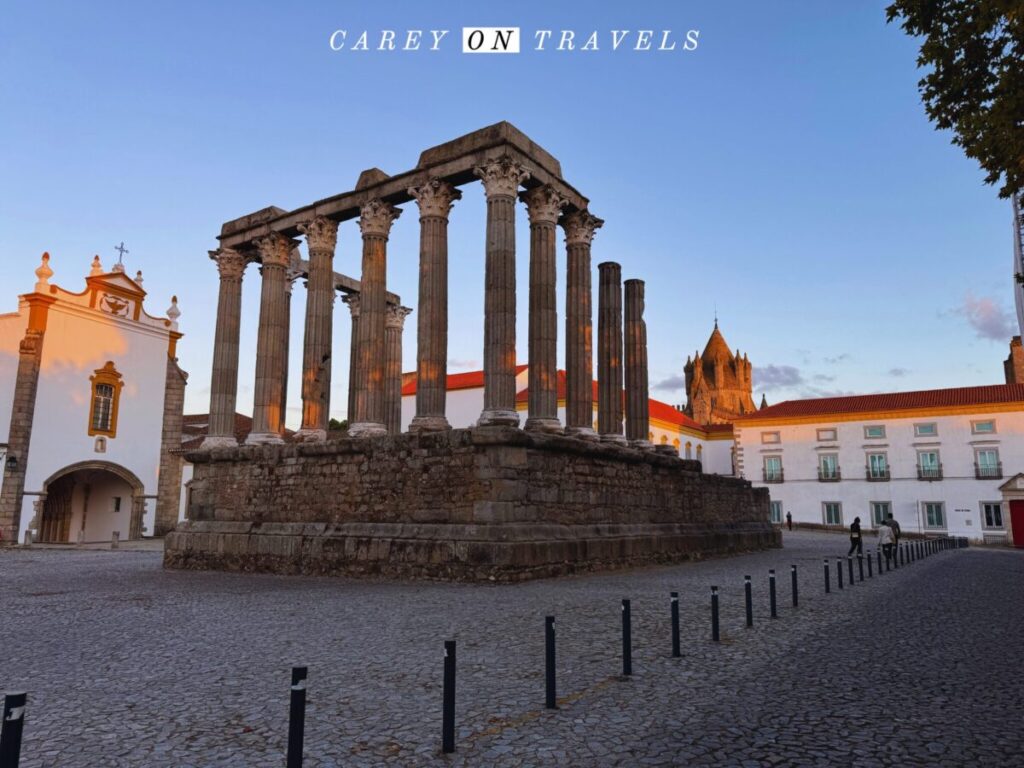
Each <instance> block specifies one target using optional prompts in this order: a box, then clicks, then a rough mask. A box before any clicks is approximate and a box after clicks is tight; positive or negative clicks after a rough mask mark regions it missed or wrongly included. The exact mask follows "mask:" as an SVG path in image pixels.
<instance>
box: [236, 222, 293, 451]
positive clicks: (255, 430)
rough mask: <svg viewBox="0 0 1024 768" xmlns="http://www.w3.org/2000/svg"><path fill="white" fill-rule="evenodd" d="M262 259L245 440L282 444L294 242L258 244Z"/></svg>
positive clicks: (274, 239)
mask: <svg viewBox="0 0 1024 768" xmlns="http://www.w3.org/2000/svg"><path fill="white" fill-rule="evenodd" d="M256 245H257V248H258V249H259V252H260V257H261V259H262V261H263V266H262V267H261V269H260V272H261V274H262V275H263V281H262V286H261V291H260V325H259V331H258V333H257V337H256V385H255V388H254V402H253V414H252V431H251V432H250V433H249V437H248V438H247V439H246V443H279V442H282V441H281V433H282V432H283V431H284V413H283V411H282V401H283V397H284V390H283V388H284V372H285V368H286V363H285V355H286V354H287V349H288V318H287V315H286V313H287V311H288V295H287V285H286V283H287V280H288V275H287V270H288V265H289V262H290V261H291V251H292V243H291V241H290V240H289V239H288V238H286V237H284V236H283V235H280V234H277V233H275V234H272V235H268V236H266V237H264V238H261V239H260V240H259V241H257V243H256Z"/></svg>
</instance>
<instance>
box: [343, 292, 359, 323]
mask: <svg viewBox="0 0 1024 768" xmlns="http://www.w3.org/2000/svg"><path fill="white" fill-rule="evenodd" d="M341 300H342V301H344V302H345V303H346V304H348V311H349V312H351V313H352V319H353V320H355V319H356V318H357V317H359V294H358V293H350V294H348V295H347V296H342V297H341Z"/></svg>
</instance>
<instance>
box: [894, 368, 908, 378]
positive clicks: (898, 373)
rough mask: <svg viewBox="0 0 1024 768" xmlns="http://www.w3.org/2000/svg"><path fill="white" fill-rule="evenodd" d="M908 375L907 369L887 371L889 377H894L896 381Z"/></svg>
mask: <svg viewBox="0 0 1024 768" xmlns="http://www.w3.org/2000/svg"><path fill="white" fill-rule="evenodd" d="M908 373H910V369H909V368H890V369H889V375H890V376H892V377H894V378H897V379H899V378H902V377H903V376H906V375H907V374H908Z"/></svg>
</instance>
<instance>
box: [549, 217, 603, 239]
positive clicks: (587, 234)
mask: <svg viewBox="0 0 1024 768" xmlns="http://www.w3.org/2000/svg"><path fill="white" fill-rule="evenodd" d="M559 224H561V225H562V226H563V227H564V228H565V244H566V245H590V242H591V241H592V240H593V239H594V232H595V231H597V230H598V229H600V228H601V225H602V224H604V219H599V218H597V216H594V215H593V214H592V213H591V212H590V211H576V212H574V213H570V214H568V215H566V216H563V217H562V220H561V221H560V222H559Z"/></svg>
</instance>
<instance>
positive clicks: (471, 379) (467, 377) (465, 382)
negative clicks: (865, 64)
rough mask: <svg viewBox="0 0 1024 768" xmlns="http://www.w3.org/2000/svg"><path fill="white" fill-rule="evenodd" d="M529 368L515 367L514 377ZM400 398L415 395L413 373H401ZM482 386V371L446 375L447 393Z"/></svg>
mask: <svg viewBox="0 0 1024 768" xmlns="http://www.w3.org/2000/svg"><path fill="white" fill-rule="evenodd" d="M528 367H529V366H526V365H517V366H516V375H517V376H518V375H519V374H520V373H522V372H523V371H525V370H526V369H527V368H528ZM402 381H403V384H402V397H405V396H406V395H415V394H416V374H415V373H403V374H402ZM483 385H484V372H483V371H467V372H466V373H451V374H448V381H447V387H448V391H449V392H451V391H453V390H456V389H478V388H480V387H482V386H483Z"/></svg>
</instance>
